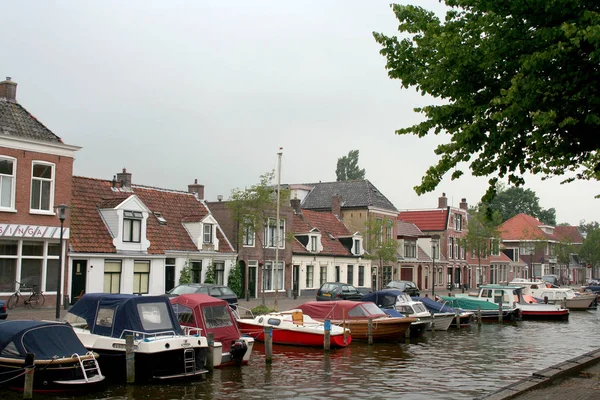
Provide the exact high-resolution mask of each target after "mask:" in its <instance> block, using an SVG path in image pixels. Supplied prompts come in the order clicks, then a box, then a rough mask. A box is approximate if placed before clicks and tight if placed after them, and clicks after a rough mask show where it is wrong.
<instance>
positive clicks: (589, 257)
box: [579, 227, 600, 278]
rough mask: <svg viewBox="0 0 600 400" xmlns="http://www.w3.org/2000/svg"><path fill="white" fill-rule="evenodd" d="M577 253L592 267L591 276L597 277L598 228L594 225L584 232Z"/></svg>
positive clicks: (599, 248)
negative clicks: (583, 237) (581, 243)
mask: <svg viewBox="0 0 600 400" xmlns="http://www.w3.org/2000/svg"><path fill="white" fill-rule="evenodd" d="M579 255H580V256H581V258H582V259H583V260H584V261H585V263H586V264H588V265H590V266H591V267H592V278H598V277H599V276H600V274H599V270H600V228H598V227H595V228H592V229H590V230H588V231H587V232H586V235H585V239H584V240H583V245H582V246H581V249H580V250H579Z"/></svg>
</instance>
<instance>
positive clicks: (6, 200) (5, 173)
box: [0, 157, 17, 210]
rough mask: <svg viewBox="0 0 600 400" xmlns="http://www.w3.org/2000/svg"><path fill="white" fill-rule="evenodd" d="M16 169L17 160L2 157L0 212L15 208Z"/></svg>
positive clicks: (0, 167)
mask: <svg viewBox="0 0 600 400" xmlns="http://www.w3.org/2000/svg"><path fill="white" fill-rule="evenodd" d="M16 169H17V160H16V159H14V158H8V157H0V210H14V208H15V205H14V204H15V182H16V179H15V176H16Z"/></svg>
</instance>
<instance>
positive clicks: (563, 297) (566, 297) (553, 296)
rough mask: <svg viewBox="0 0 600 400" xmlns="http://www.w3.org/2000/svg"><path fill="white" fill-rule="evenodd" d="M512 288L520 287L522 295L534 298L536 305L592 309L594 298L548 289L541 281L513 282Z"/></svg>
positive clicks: (564, 290) (559, 289)
mask: <svg viewBox="0 0 600 400" xmlns="http://www.w3.org/2000/svg"><path fill="white" fill-rule="evenodd" d="M509 285H513V286H521V287H522V288H523V294H527V295H530V296H532V297H534V298H535V299H536V300H537V302H538V303H543V302H546V301H547V302H548V303H550V304H562V305H564V306H565V307H566V308H568V309H569V310H587V309H589V308H592V307H593V304H594V301H595V300H596V296H595V295H593V294H588V293H576V292H575V291H574V290H573V289H570V288H553V287H548V285H547V284H546V282H543V281H513V282H511V283H509Z"/></svg>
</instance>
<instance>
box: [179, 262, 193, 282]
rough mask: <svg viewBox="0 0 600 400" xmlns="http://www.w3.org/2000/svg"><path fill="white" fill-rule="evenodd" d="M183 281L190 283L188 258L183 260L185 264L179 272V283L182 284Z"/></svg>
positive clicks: (190, 274) (190, 273)
mask: <svg viewBox="0 0 600 400" xmlns="http://www.w3.org/2000/svg"><path fill="white" fill-rule="evenodd" d="M184 283H192V269H191V267H190V263H189V260H186V261H185V265H184V266H183V268H182V269H181V273H180V274H179V284H180V285H182V284H184Z"/></svg>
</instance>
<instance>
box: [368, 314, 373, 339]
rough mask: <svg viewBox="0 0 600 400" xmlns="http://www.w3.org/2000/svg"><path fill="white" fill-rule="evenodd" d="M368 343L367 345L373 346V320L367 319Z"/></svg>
mask: <svg viewBox="0 0 600 400" xmlns="http://www.w3.org/2000/svg"><path fill="white" fill-rule="evenodd" d="M368 341H369V344H373V318H369V333H368Z"/></svg>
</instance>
